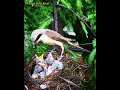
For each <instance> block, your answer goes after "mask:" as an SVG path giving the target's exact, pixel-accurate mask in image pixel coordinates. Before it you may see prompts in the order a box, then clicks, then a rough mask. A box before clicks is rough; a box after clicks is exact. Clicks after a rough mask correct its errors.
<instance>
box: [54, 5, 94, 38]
mask: <svg viewBox="0 0 120 90" xmlns="http://www.w3.org/2000/svg"><path fill="white" fill-rule="evenodd" d="M56 6H57V7H63V8H66V9H68V10H69V11H71V12H72V13H73V14H74V15H75V16H76V17H77V18H78V19H79V20H81V21H83V22H84V24H85V25H86V26H87V27H88V28H89V29H90V31H91V32H92V33H93V35H94V36H96V34H95V33H94V32H93V30H92V29H91V28H90V26H89V25H88V24H87V23H86V22H85V21H84V19H83V18H81V17H79V16H78V15H77V14H76V13H75V12H74V11H73V10H71V9H69V8H67V7H65V6H63V5H61V4H57V5H56Z"/></svg>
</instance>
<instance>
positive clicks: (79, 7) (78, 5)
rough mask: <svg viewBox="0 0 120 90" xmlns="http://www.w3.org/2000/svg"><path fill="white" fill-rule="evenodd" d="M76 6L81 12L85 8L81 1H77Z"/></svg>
mask: <svg viewBox="0 0 120 90" xmlns="http://www.w3.org/2000/svg"><path fill="white" fill-rule="evenodd" d="M76 6H77V8H78V9H79V10H81V8H82V7H83V5H82V2H81V0H77V1H76Z"/></svg>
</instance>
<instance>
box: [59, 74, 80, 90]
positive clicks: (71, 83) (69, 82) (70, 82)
mask: <svg viewBox="0 0 120 90" xmlns="http://www.w3.org/2000/svg"><path fill="white" fill-rule="evenodd" d="M59 78H61V79H62V80H64V81H66V82H67V83H68V84H70V85H73V86H75V87H77V88H80V87H79V86H78V85H76V84H75V83H73V82H72V81H70V80H67V79H65V78H63V77H61V76H59Z"/></svg>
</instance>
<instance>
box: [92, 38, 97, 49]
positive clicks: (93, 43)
mask: <svg viewBox="0 0 120 90" xmlns="http://www.w3.org/2000/svg"><path fill="white" fill-rule="evenodd" d="M92 45H93V47H96V39H94V40H93V41H92Z"/></svg>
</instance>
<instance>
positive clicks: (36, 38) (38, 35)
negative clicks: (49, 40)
mask: <svg viewBox="0 0 120 90" xmlns="http://www.w3.org/2000/svg"><path fill="white" fill-rule="evenodd" d="M41 35H42V34H39V35H38V36H37V38H36V39H35V42H36V41H37V40H38V39H39V38H40V37H41Z"/></svg>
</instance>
